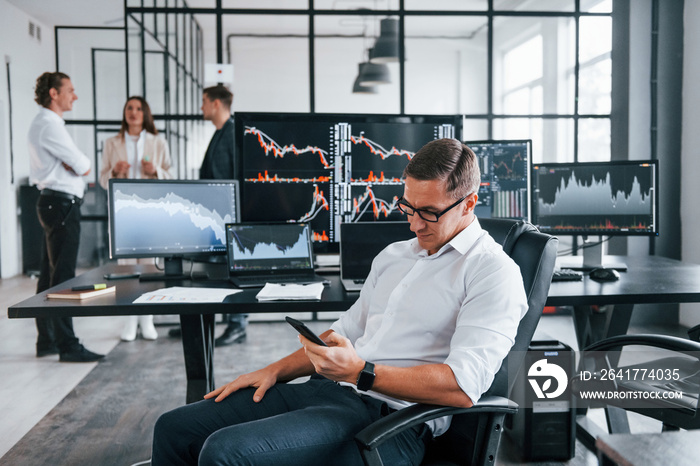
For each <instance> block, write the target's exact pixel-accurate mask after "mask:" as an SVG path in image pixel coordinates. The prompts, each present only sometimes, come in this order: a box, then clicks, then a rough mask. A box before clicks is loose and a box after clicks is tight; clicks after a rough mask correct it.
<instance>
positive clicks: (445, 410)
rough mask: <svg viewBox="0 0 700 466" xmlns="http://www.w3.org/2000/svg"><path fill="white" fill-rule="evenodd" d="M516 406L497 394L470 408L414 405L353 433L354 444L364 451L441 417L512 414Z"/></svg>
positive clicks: (483, 398)
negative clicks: (471, 414)
mask: <svg viewBox="0 0 700 466" xmlns="http://www.w3.org/2000/svg"><path fill="white" fill-rule="evenodd" d="M517 411H518V405H517V403H515V402H514V401H511V400H509V399H507V398H503V397H500V396H484V397H482V398H481V399H480V400H479V402H478V403H476V404H475V405H473V406H472V407H471V408H455V407H453V406H436V405H426V404H416V405H412V406H409V407H407V408H403V409H400V410H398V411H396V412H394V413H391V414H390V415H388V416H385V417H383V418H381V419H379V420H377V421H375V422H373V423H372V424H370V425H369V426H367V427H365V428H364V429H362V430H361V431H360V432H358V433H357V435H355V440H356V441H357V443H358V444H359V445H360V446H361V447H362V448H364V449H365V450H373V449H375V448H377V447H378V446H379V445H381V444H382V443H384V442H385V441H386V440H388V439H390V438H391V437H393V436H395V435H396V434H398V433H400V432H403V431H404V430H406V429H408V428H411V427H413V426H417V425H420V424H422V423H424V422H427V421H430V420H433V419H437V418H440V417H443V416H450V415H453V414H463V413H473V414H479V413H498V412H500V413H506V414H515V413H516V412H517Z"/></svg>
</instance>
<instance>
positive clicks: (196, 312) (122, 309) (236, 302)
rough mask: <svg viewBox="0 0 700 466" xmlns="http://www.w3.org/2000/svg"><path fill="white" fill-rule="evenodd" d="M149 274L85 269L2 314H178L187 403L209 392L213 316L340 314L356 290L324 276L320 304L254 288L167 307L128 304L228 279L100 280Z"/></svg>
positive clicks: (119, 268)
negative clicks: (87, 294)
mask: <svg viewBox="0 0 700 466" xmlns="http://www.w3.org/2000/svg"><path fill="white" fill-rule="evenodd" d="M133 271H139V272H144V273H152V272H155V271H156V270H155V267H153V266H148V265H133V266H120V265H116V264H108V265H104V266H102V267H98V268H96V269H93V270H90V271H89V272H86V273H84V274H82V275H80V276H78V277H75V278H73V279H71V280H68V281H66V282H64V283H62V284H60V285H58V286H56V287H53V288H51V289H49V290H46V291H44V292H42V293H39V294H37V295H35V296H32V297H31V298H29V299H26V300H24V301H22V302H21V303H18V304H16V305H14V306H11V307H10V308H9V309H8V311H7V315H8V317H9V318H10V319H17V318H33V317H43V316H46V315H47V313H51V315H54V316H72V317H84V316H120V315H149V314H179V315H180V323H181V326H182V347H183V352H184V355H185V371H186V374H187V402H188V403H191V402H193V401H199V400H201V399H202V396H203V395H204V394H205V393H207V392H209V391H211V390H213V389H214V388H215V385H214V324H215V323H214V320H215V315H216V314H249V313H264V312H329V311H345V310H346V309H347V308H348V307H350V306H351V305H352V303H354V302H355V300H357V297H358V296H359V293H358V292H355V293H346V292H345V290H344V288H343V285H342V284H341V283H340V278H339V277H338V276H337V275H335V276H329V278H330V280H331V285H330V286H328V287H325V289H324V290H323V296H322V298H321V300H320V301H286V302H283V303H281V302H274V301H272V302H258V301H257V300H256V299H255V295H256V294H257V293H258V291H260V289H248V290H244V291H243V292H241V293H237V294H235V295H231V296H228V297H227V298H226V299H225V300H224V302H222V303H198V304H192V303H182V304H180V303H169V304H134V303H133V301H134V300H135V299H136V298H138V297H139V296H141V295H142V294H143V293H146V292H149V291H154V290H157V289H160V288H165V287H167V286H184V287H188V286H191V287H209V288H231V289H232V290H234V289H235V287H234V286H233V285H232V284H231V283H229V282H228V280H223V279H217V280H202V281H190V280H183V281H168V282H165V281H154V282H140V281H138V280H135V279H128V280H113V281H105V279H104V278H103V275H104V274H106V273H113V272H133ZM105 282H107V283H109V284H110V285H112V284H114V285H116V286H117V289H116V292H115V293H114V294H109V295H104V296H97V297H95V298H90V299H86V300H83V301H71V300H55V299H47V298H46V294H47V293H50V292H51V291H56V290H62V289H66V288H70V287H73V286H80V285H89V284H93V283H105Z"/></svg>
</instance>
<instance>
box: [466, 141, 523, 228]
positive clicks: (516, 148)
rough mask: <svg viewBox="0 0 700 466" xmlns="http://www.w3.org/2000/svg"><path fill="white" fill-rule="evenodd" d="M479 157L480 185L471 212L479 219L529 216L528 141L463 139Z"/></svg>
mask: <svg viewBox="0 0 700 466" xmlns="http://www.w3.org/2000/svg"><path fill="white" fill-rule="evenodd" d="M465 144H466V145H467V146H469V147H470V148H471V149H472V150H473V151H474V154H475V155H476V156H477V158H478V159H479V168H480V170H481V186H480V187H479V193H478V194H479V200H478V202H477V205H476V207H475V208H474V213H476V216H477V217H480V218H494V217H496V218H512V219H521V220H529V219H530V194H529V193H530V189H529V188H530V166H531V163H532V141H531V140H530V139H522V140H502V141H493V140H490V141H470V142H465Z"/></svg>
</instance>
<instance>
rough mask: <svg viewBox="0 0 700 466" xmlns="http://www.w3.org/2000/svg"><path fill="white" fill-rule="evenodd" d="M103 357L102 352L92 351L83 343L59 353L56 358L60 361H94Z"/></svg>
mask: <svg viewBox="0 0 700 466" xmlns="http://www.w3.org/2000/svg"><path fill="white" fill-rule="evenodd" d="M104 357H105V356H104V354H97V353H93V352H92V351H90V350H88V349H87V348H85V347H84V346H83V345H80V346H79V347H77V348H75V349H73V350H71V351H68V352H66V353H61V354H60V356H59V357H58V360H59V361H60V362H95V361H99V360H100V359H102V358H104Z"/></svg>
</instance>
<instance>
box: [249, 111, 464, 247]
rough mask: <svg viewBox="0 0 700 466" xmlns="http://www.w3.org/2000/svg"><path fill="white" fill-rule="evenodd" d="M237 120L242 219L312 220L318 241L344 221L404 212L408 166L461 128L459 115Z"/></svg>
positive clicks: (332, 238) (331, 239)
mask: <svg viewBox="0 0 700 466" xmlns="http://www.w3.org/2000/svg"><path fill="white" fill-rule="evenodd" d="M239 120H240V122H239ZM236 124H237V134H240V141H239V142H238V144H239V146H240V149H241V154H242V156H241V160H242V168H243V174H244V179H243V188H242V190H243V195H242V198H243V202H242V218H243V220H244V221H265V220H267V221H269V220H279V221H287V222H306V223H309V224H310V225H311V228H312V232H313V240H314V242H317V243H318V242H327V243H336V242H337V241H338V234H337V232H338V230H339V225H340V223H341V222H358V221H395V220H405V217H404V216H403V215H402V214H401V213H400V211H398V209H397V208H396V202H397V200H398V198H399V197H400V196H401V195H402V194H403V181H402V175H403V170H404V168H405V167H406V165H407V164H408V162H409V161H410V160H411V158H412V157H413V155H414V154H415V153H416V151H418V150H419V149H420V148H421V147H423V145H425V144H426V143H427V142H429V141H431V140H433V139H437V138H443V137H451V138H454V137H456V136H458V132H459V130H460V129H461V119H458V117H455V116H431V117H420V118H418V117H416V118H411V117H400V118H397V117H388V116H382V115H372V116H371V117H369V116H368V117H360V116H355V117H353V116H347V115H317V116H309V115H304V116H300V115H293V116H289V115H271V114H243V115H241V114H237V115H236ZM239 129H240V133H239Z"/></svg>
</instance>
